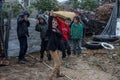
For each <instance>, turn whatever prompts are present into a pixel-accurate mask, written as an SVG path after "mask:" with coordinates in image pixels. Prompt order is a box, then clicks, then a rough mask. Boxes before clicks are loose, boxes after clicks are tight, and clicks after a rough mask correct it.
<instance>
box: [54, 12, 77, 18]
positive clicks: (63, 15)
mask: <svg viewBox="0 0 120 80" xmlns="http://www.w3.org/2000/svg"><path fill="white" fill-rule="evenodd" d="M53 13H54V14H56V15H57V16H58V17H60V18H62V19H64V20H65V19H66V18H67V17H69V18H71V20H73V18H74V16H76V14H75V13H74V12H68V11H54V12H53Z"/></svg>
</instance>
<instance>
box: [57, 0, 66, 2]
mask: <svg viewBox="0 0 120 80" xmlns="http://www.w3.org/2000/svg"><path fill="white" fill-rule="evenodd" d="M58 1H59V2H62V1H66V0H58Z"/></svg>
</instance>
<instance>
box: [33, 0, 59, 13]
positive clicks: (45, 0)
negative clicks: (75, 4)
mask: <svg viewBox="0 0 120 80" xmlns="http://www.w3.org/2000/svg"><path fill="white" fill-rule="evenodd" d="M57 3H58V2H57V0H36V2H34V3H33V5H34V6H35V8H36V9H37V10H38V11H39V10H43V11H46V10H58V7H57Z"/></svg>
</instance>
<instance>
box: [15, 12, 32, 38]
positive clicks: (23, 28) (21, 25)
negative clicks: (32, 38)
mask: <svg viewBox="0 0 120 80" xmlns="http://www.w3.org/2000/svg"><path fill="white" fill-rule="evenodd" d="M24 15H28V17H29V15H30V14H29V12H28V11H26V10H25V11H23V12H22V13H21V14H20V15H19V17H18V19H17V35H18V38H21V37H24V36H29V32H28V27H29V26H30V22H29V21H28V20H27V21H26V20H24V18H23V17H24Z"/></svg>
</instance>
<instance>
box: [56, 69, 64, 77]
mask: <svg viewBox="0 0 120 80" xmlns="http://www.w3.org/2000/svg"><path fill="white" fill-rule="evenodd" d="M64 76H65V75H64V74H62V73H60V69H58V71H57V77H64Z"/></svg>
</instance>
